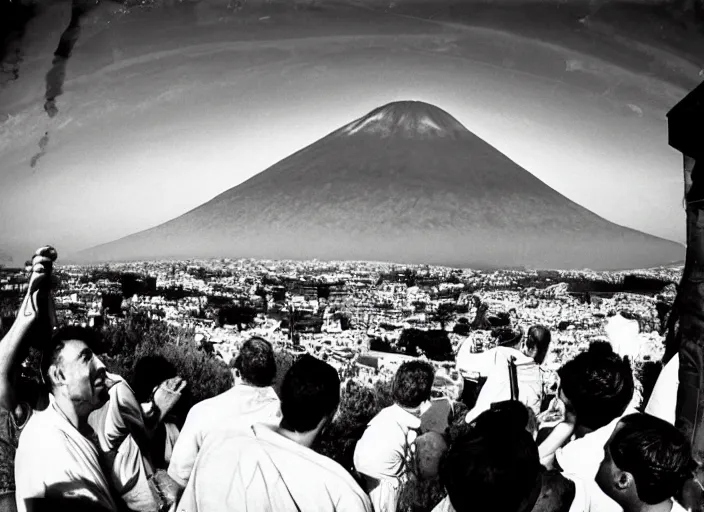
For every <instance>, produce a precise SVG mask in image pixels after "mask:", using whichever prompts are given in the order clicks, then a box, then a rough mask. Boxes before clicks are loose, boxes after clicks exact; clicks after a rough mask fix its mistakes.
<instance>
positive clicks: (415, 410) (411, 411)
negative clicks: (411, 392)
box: [396, 404, 420, 418]
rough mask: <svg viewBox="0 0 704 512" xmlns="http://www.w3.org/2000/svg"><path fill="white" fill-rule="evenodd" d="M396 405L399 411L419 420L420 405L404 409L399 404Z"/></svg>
mask: <svg viewBox="0 0 704 512" xmlns="http://www.w3.org/2000/svg"><path fill="white" fill-rule="evenodd" d="M396 405H398V406H399V407H400V408H401V409H403V410H404V411H406V412H407V413H409V414H412V415H413V416H415V417H417V418H420V405H419V406H418V407H404V406H403V405H401V404H396Z"/></svg>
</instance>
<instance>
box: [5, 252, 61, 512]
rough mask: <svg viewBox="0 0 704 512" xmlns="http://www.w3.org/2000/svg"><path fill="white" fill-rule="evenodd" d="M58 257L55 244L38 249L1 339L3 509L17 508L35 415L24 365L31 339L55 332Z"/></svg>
mask: <svg viewBox="0 0 704 512" xmlns="http://www.w3.org/2000/svg"><path fill="white" fill-rule="evenodd" d="M55 260H56V251H55V250H54V249H53V248H52V247H48V246H47V247H42V248H41V249H39V250H37V252H36V253H35V255H34V258H33V259H32V266H31V269H30V270H31V274H30V277H29V286H28V288H27V294H26V295H25V298H24V300H23V301H22V306H21V307H20V310H19V313H18V314H17V318H16V319H15V322H14V323H13V324H12V327H11V328H10V330H9V332H8V333H7V334H6V335H5V337H4V338H3V339H2V341H0V511H3V512H5V511H7V512H14V511H15V510H16V508H15V452H16V450H17V444H18V442H19V436H20V432H21V431H22V429H23V427H24V426H25V425H26V424H27V420H28V419H29V417H30V416H31V414H32V407H31V406H30V405H29V404H26V403H20V401H19V397H18V389H19V387H18V385H19V377H20V367H21V365H22V361H23V360H24V359H25V357H26V356H27V354H28V353H29V345H30V339H33V340H34V341H35V344H37V345H40V344H41V343H42V342H44V341H46V340H47V339H48V337H49V336H50V335H51V328H52V327H53V326H52V325H51V318H52V316H53V315H51V311H49V307H50V304H49V301H47V300H46V298H47V296H48V289H49V285H50V279H51V265H52V263H53V262H54V261H55ZM42 324H43V325H42Z"/></svg>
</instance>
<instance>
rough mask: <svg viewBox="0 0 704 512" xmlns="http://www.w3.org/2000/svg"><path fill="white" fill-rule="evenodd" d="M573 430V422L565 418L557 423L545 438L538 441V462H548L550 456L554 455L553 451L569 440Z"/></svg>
mask: <svg viewBox="0 0 704 512" xmlns="http://www.w3.org/2000/svg"><path fill="white" fill-rule="evenodd" d="M573 432H574V422H572V421H569V420H565V421H563V422H562V423H560V424H559V425H557V426H556V427H555V428H554V429H553V430H552V432H550V435H549V436H548V437H547V438H545V440H544V441H543V442H542V443H540V446H539V447H538V454H539V455H540V462H541V463H543V460H545V462H549V460H550V459H551V456H554V454H555V451H556V450H557V449H558V448H562V446H564V445H565V443H566V442H567V441H568V440H569V438H570V437H571V436H572V433H573Z"/></svg>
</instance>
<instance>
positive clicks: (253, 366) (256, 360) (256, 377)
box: [234, 337, 276, 387]
mask: <svg viewBox="0 0 704 512" xmlns="http://www.w3.org/2000/svg"><path fill="white" fill-rule="evenodd" d="M234 367H235V369H236V370H238V371H239V372H240V375H241V376H242V378H243V379H244V380H245V381H247V382H248V383H250V384H252V385H254V386H257V387H265V386H270V385H271V383H272V382H273V380H274V377H276V359H275V358H274V349H273V347H272V346H271V343H269V342H268V341H267V340H265V339H263V338H257V337H254V338H250V339H248V340H247V341H245V342H244V344H243V345H242V348H241V349H240V353H239V354H238V355H237V358H236V359H235V363H234Z"/></svg>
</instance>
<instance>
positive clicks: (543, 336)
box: [526, 325, 552, 362]
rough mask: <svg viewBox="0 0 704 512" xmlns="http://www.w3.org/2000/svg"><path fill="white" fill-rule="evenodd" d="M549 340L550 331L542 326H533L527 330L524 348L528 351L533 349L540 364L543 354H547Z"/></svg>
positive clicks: (550, 338)
mask: <svg viewBox="0 0 704 512" xmlns="http://www.w3.org/2000/svg"><path fill="white" fill-rule="evenodd" d="M551 340H552V334H550V329H548V328H547V327H545V326H544V325H534V326H532V327H531V328H530V329H528V335H527V336H526V347H527V348H528V350H533V349H535V350H536V352H537V355H536V358H538V359H540V362H542V360H543V358H544V357H545V354H547V352H548V348H549V346H550V341H551ZM541 356H542V357H541Z"/></svg>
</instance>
